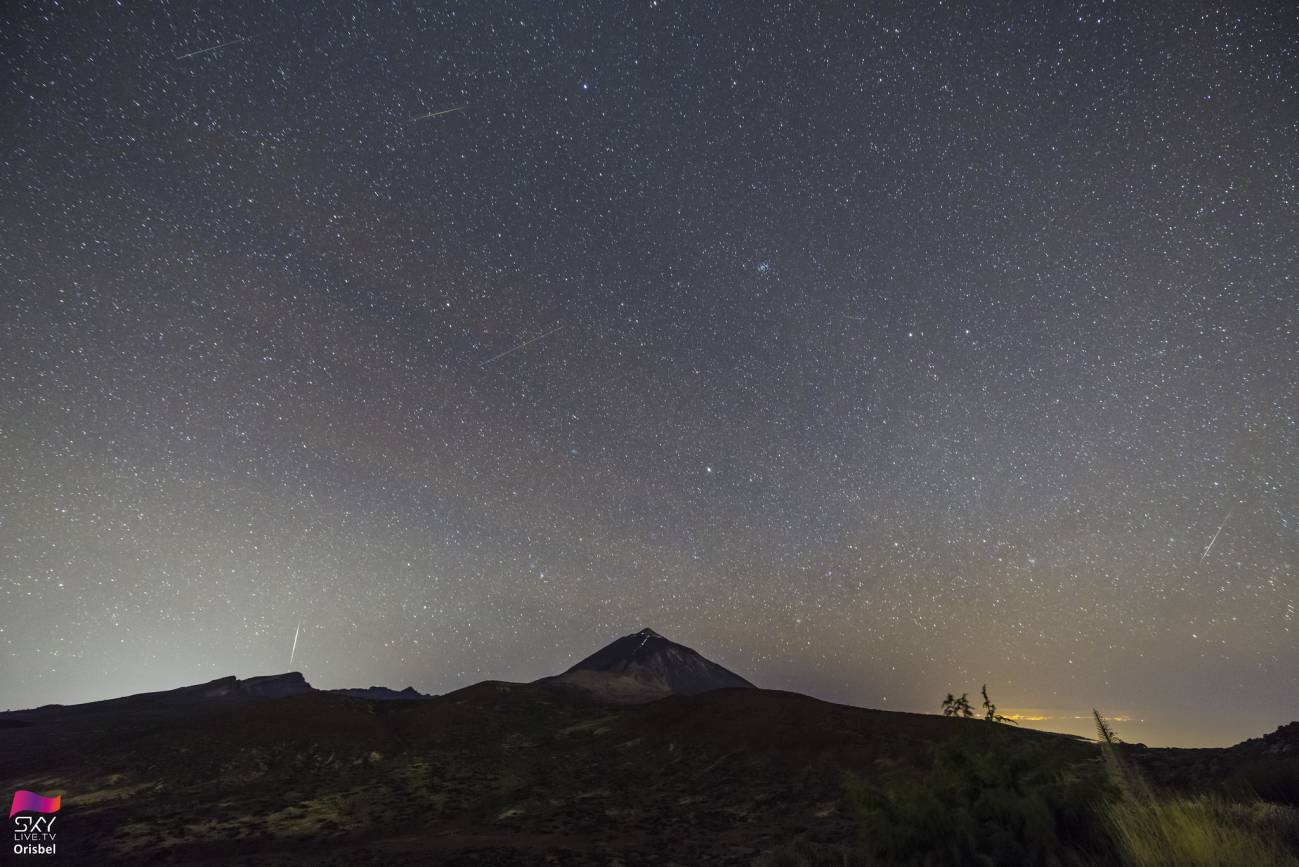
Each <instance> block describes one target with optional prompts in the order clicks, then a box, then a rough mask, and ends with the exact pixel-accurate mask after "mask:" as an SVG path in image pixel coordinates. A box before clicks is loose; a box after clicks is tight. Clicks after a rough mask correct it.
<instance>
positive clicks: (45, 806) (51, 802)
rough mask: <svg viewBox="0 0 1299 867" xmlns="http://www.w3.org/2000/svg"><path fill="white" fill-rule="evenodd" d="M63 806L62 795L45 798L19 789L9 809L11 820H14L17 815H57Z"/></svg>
mask: <svg viewBox="0 0 1299 867" xmlns="http://www.w3.org/2000/svg"><path fill="white" fill-rule="evenodd" d="M62 806H63V796H62V795H55V796H54V797H53V798H44V797H41V796H40V795H38V794H36V793H35V792H29V791H27V790H26V789H19V790H18V791H16V792H14V802H13V804H12V805H11V806H10V807H9V818H10V819H12V818H13V817H14V814H15V813H57V812H58V811H59V808H60V807H62Z"/></svg>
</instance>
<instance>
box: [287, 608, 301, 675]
mask: <svg viewBox="0 0 1299 867" xmlns="http://www.w3.org/2000/svg"><path fill="white" fill-rule="evenodd" d="M301 629H302V618H298V626H297V628H296V629H294V630H293V649H292V650H290V651H289V666H290V667H292V666H293V654H295V653H297V652H298V632H299V631H301Z"/></svg>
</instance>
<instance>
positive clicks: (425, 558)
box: [0, 0, 1299, 745]
mask: <svg viewBox="0 0 1299 867" xmlns="http://www.w3.org/2000/svg"><path fill="white" fill-rule="evenodd" d="M0 76H2V77H3V85H4V86H3V87H0V117H3V118H4V122H3V123H2V124H0V184H2V186H0V189H3V190H4V195H3V197H0V301H2V302H3V308H2V309H3V313H2V314H0V654H3V656H0V659H3V664H2V665H0V707H5V706H10V707H28V706H35V705H38V704H41V703H45V702H51V701H59V702H73V701H86V700H91V699H97V698H106V697H109V696H113V695H120V694H124V693H127V692H134V691H142V690H148V689H165V688H170V687H172V686H177V685H180V684H182V683H193V682H198V681H201V680H205V679H209V678H212V677H217V676H222V675H226V674H238V675H240V676H247V675H252V674H264V673H270V672H275V671H281V670H284V669H286V668H287V667H288V665H287V662H288V655H289V649H290V641H291V639H292V636H293V633H294V627H295V624H297V623H298V621H299V620H300V619H301V621H302V623H303V627H302V635H301V640H300V642H299V644H298V647H297V650H296V657H295V661H294V667H295V668H298V669H301V670H302V671H304V673H305V674H306V675H307V677H308V679H309V680H311V682H312V683H313V684H315V685H316V686H319V687H342V686H367V685H370V684H372V683H375V684H386V685H390V686H393V687H402V686H405V685H407V684H412V685H414V686H415V687H416V688H418V689H421V690H424V691H430V692H444V691H448V690H451V689H455V688H457V687H459V686H463V685H466V684H468V683H470V682H473V681H476V680H481V679H484V678H499V679H507V680H527V679H533V678H536V677H539V676H541V675H543V674H549V673H554V672H556V671H559V670H562V669H563V668H565V667H567V666H568V665H569V664H571V663H572V662H573V661H575V660H576V659H577V658H579V657H581V656H584V655H586V654H587V653H589V652H591V651H592V650H594V649H596V648H597V647H599V646H601V645H603V644H604V643H606V642H607V641H609V640H611V639H612V638H614V637H616V636H618V635H623V634H627V633H629V632H633V631H635V630H637V629H639V628H641V627H642V626H652V627H653V628H655V629H656V630H658V631H660V632H662V633H663V634H664V635H666V636H668V637H669V638H672V639H673V640H676V641H680V642H682V643H684V644H687V645H689V646H692V647H694V648H696V649H697V650H699V651H700V652H701V653H704V654H705V655H706V656H709V657H710V658H713V659H715V660H716V661H718V662H720V663H722V664H723V665H726V666H727V667H730V668H732V669H734V670H736V671H737V672H739V673H741V674H743V675H744V676H746V677H748V678H749V679H751V680H753V681H755V682H756V683H758V684H759V685H762V686H769V687H774V688H782V689H794V690H798V691H802V692H809V693H811V694H814V695H817V696H820V697H823V698H827V699H831V700H836V701H845V702H850V703H854V704H862V705H867V706H872V707H884V708H893V709H899V710H923V711H928V712H936V711H937V703H938V701H939V700H940V699H941V698H942V696H943V694H945V693H946V692H949V691H957V692H958V693H959V692H963V691H970V692H972V693H975V692H977V690H978V688H979V685H980V684H982V683H985V682H986V683H987V684H988V685H989V689H990V691H991V693H992V695H993V697H994V699H995V700H996V701H997V702H998V704H999V705H1001V706H1002V707H1003V708H1004V709H1009V708H1036V709H1045V710H1044V711H1043V712H1042V714H1041V715H1045V716H1050V717H1053V719H1052V720H1047V721H1045V722H1043V724H1044V725H1048V726H1051V725H1054V726H1056V727H1062V728H1070V727H1073V728H1076V729H1077V730H1080V731H1083V730H1085V726H1081V725H1077V726H1076V725H1074V721H1071V720H1069V719H1068V717H1070V716H1071V715H1074V714H1078V713H1085V712H1087V711H1088V710H1089V709H1090V708H1091V707H1093V706H1095V707H1099V708H1101V709H1102V710H1103V711H1106V712H1110V713H1114V714H1116V715H1123V716H1126V717H1129V718H1130V722H1128V723H1126V724H1120V725H1119V730H1120V734H1121V735H1123V736H1125V737H1127V738H1128V739H1130V740H1147V741H1148V742H1150V743H1168V744H1178V745H1198V744H1218V743H1231V742H1235V741H1238V740H1241V739H1243V738H1245V737H1249V736H1254V735H1257V734H1260V733H1262V732H1263V731H1266V730H1270V729H1271V728H1274V727H1275V726H1277V725H1279V724H1281V723H1283V722H1286V721H1288V720H1291V719H1295V718H1296V717H1299V700H1297V699H1296V698H1295V696H1296V695H1299V690H1297V689H1296V687H1299V623H1297V622H1296V619H1295V607H1296V605H1299V568H1297V564H1299V535H1297V531H1299V496H1296V491H1297V490H1299V429H1297V426H1299V315H1297V308H1299V279H1297V277H1296V274H1297V272H1299V233H1297V232H1296V227H1299V190H1297V184H1299V163H1297V162H1296V154H1297V153H1299V14H1297V13H1296V10H1295V9H1294V8H1291V7H1288V6H1283V5H1282V4H1275V5H1271V4H1257V5H1250V6H1247V5H1245V4H1239V5H1238V4H1210V3H1177V4H1136V5H1131V4H1129V5H1120V4H1116V3H1091V2H1086V3H1071V4H1056V3H1049V4H1048V3H1043V4H1025V3H1018V2H1017V3H1013V4H1005V5H1001V4H998V5H997V6H996V8H995V9H994V8H992V7H991V6H987V5H985V4H973V5H971V6H970V8H965V7H964V4H950V3H927V4H903V3H884V4H811V3H780V4H770V5H767V4H764V5H762V6H750V5H745V4H719V3H713V2H701V3H677V2H666V0H658V2H644V3H614V4H595V3H565V4H529V5H526V6H525V5H521V4H465V5H456V4H446V5H429V6H425V7H423V8H417V7H415V6H414V5H413V4H405V3H393V4H377V3H376V4H355V5H345V4H337V5H330V6H329V8H325V9H317V10H313V11H311V12H310V13H307V12H305V11H302V10H299V9H297V8H296V7H291V6H280V7H279V8H276V7H274V6H271V5H266V4H257V3H229V4H220V5H211V4H199V3H181V4H170V5H167V6H159V5H156V4H147V3H131V2H117V3H112V2H94V3H89V2H88V3H74V4H66V3H26V4H24V3H19V4H16V5H14V6H13V8H9V9H7V10H6V11H5V12H4V13H3V28H2V29H0ZM1215 532H1216V536H1215ZM1211 540H1212V544H1211ZM1125 725H1126V728H1125Z"/></svg>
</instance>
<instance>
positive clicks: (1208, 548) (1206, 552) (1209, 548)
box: [1200, 509, 1232, 563]
mask: <svg viewBox="0 0 1299 867" xmlns="http://www.w3.org/2000/svg"><path fill="white" fill-rule="evenodd" d="M1231 511H1232V510H1231V509H1228V510H1227V517H1225V518H1223V519H1222V523H1221V524H1219V525H1218V532H1216V533H1214V534H1213V538H1212V539H1210V540H1209V544H1207V545H1205V546H1204V553H1203V554H1201V555H1200V562H1201V563H1203V562H1204V559H1205V558H1206V557H1208V556H1209V552H1210V551H1212V550H1213V543H1214V542H1216V541H1218V537H1219V536H1220V535H1222V528H1223V527H1225V526H1227V522H1228V521H1229V520H1231Z"/></svg>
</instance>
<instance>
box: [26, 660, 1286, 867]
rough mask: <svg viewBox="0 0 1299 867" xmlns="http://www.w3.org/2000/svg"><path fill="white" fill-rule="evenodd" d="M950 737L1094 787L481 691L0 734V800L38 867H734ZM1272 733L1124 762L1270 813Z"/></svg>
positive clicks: (905, 723)
mask: <svg viewBox="0 0 1299 867" xmlns="http://www.w3.org/2000/svg"><path fill="white" fill-rule="evenodd" d="M972 726H979V727H980V732H981V735H980V736H981V737H984V738H992V739H993V740H1000V741H1005V742H1006V743H1007V744H1008V745H1011V746H1014V747H1015V748H1017V749H1018V748H1022V747H1025V746H1026V745H1027V746H1031V747H1032V749H1034V750H1038V751H1039V753H1038V754H1041V755H1046V754H1048V753H1049V755H1050V756H1051V760H1052V762H1053V763H1054V764H1055V765H1056V766H1058V767H1060V768H1065V769H1067V770H1066V773H1067V775H1068V776H1069V778H1070V779H1071V780H1073V781H1074V783H1075V784H1076V785H1080V786H1090V785H1093V784H1095V785H1102V784H1103V782H1102V778H1103V766H1102V764H1101V761H1100V757H1099V755H1098V750H1097V748H1096V747H1095V745H1094V744H1090V743H1088V742H1086V741H1082V740H1079V739H1076V738H1070V737H1065V736H1059V735H1050V734H1045V733H1040V732H1032V731H1021V730H1017V729H1013V728H1011V727H1009V726H999V725H996V724H993V723H985V722H982V721H965V720H954V719H945V718H942V717H937V716H927V715H917V714H904V713H892V712H885V711H875V710H866V709H861V708H852V707H844V706H840V705H833V704H828V703H825V702H821V701H817V700H815V699H811V698H808V697H806V696H801V695H795V694H791V693H782V692H772V691H766V690H746V689H735V690H720V691H717V692H713V693H708V694H705V695H701V696H695V697H690V698H684V697H672V698H668V699H664V700H662V701H658V702H655V703H653V704H649V705H641V706H630V707H628V706H623V707H607V706H600V705H594V704H591V703H589V702H587V701H584V700H582V699H580V698H578V697H575V696H571V695H568V694H566V693H563V692H557V691H554V690H551V689H547V688H544V687H540V686H535V685H519V684H504V683H492V682H488V683H482V684H478V685H475V686H472V687H468V688H466V689H463V690H460V691H458V692H455V693H451V694H449V695H445V696H439V697H436V698H431V699H427V700H422V701H386V702H385V701H367V700H361V699H355V698H348V697H346V696H340V695H331V694H327V693H310V694H305V695H297V696H291V697H287V698H275V699H258V700H251V701H242V702H234V703H216V704H212V705H207V704H203V705H190V704H182V705H176V706H172V705H167V704H165V703H156V704H151V703H150V702H147V701H146V702H143V703H135V704H132V703H129V702H127V703H116V704H114V703H108V704H106V705H104V706H101V707H98V708H97V707H96V706H93V705H91V706H82V707H81V708H50V709H45V710H41V711H34V712H22V713H14V714H0V739H2V740H3V744H4V749H3V750H0V787H2V788H0V791H3V792H4V793H5V795H4V797H6V798H8V797H9V795H8V793H9V792H12V791H13V790H14V789H18V788H26V789H32V790H36V791H39V792H46V793H48V792H53V791H62V792H64V793H66V794H65V796H64V802H63V803H64V807H63V810H62V811H61V813H60V814H59V819H58V823H59V826H58V830H59V834H58V846H59V854H60V856H62V857H61V858H60V859H59V860H60V863H82V864H113V863H144V864H148V863H160V864H162V863H166V864H177V863H184V864H212V865H227V864H230V865H233V864H247V865H254V864H256V865H271V864H274V865H281V864H340V865H342V864H347V865H360V864H376V865H378V864H383V865H388V864H448V865H457V864H502V865H510V864H547V863H552V864H563V865H601V867H605V865H616V864H621V865H626V867H632V865H641V864H679V865H695V864H719V865H726V864H734V865H750V864H752V863H753V862H754V860H755V858H757V857H758V856H760V855H761V854H763V853H765V852H768V851H770V850H772V849H774V848H777V847H779V846H782V845H785V844H788V843H790V842H792V841H795V840H805V841H812V842H814V843H817V842H819V843H824V844H851V843H853V841H854V839H855V838H856V835H857V833H858V823H857V822H856V820H855V818H854V814H853V811H852V809H851V808H850V804H849V801H848V799H847V795H846V789H845V772H846V771H851V772H852V773H854V774H856V775H857V777H858V778H859V779H862V780H866V781H870V780H873V779H876V778H880V777H884V776H897V775H899V774H907V773H911V772H912V771H915V772H917V773H920V772H922V771H923V769H924V768H925V767H926V765H927V763H928V762H930V761H931V756H932V755H933V752H934V749H935V747H936V746H937V745H941V744H942V743H944V742H947V741H950V740H952V739H953V738H957V737H960V736H962V734H963V733H965V732H969V731H971V730H972V729H971V727H972ZM1282 734H1284V733H1282ZM1295 734H1299V733H1296V732H1291V733H1290V735H1286V736H1284V737H1279V738H1273V739H1271V740H1269V741H1254V742H1248V743H1247V744H1244V745H1242V746H1240V747H1237V748H1233V749H1231V750H1141V749H1133V750H1131V751H1130V753H1131V755H1132V756H1133V758H1134V760H1135V761H1136V762H1137V763H1138V764H1139V765H1140V766H1141V767H1142V768H1143V769H1144V770H1145V771H1146V772H1147V774H1148V775H1149V776H1150V777H1151V778H1152V780H1153V781H1154V782H1156V783H1163V784H1172V785H1183V786H1202V785H1205V784H1211V785H1234V784H1236V783H1238V782H1240V781H1242V780H1245V779H1246V778H1248V777H1249V776H1250V775H1251V774H1253V775H1254V779H1253V782H1254V783H1257V782H1262V783H1263V784H1264V786H1267V785H1271V786H1273V787H1274V788H1275V789H1276V791H1275V792H1274V793H1272V796H1274V797H1277V798H1281V799H1284V798H1287V797H1290V796H1294V795H1297V794H1299V793H1296V792H1293V791H1290V792H1289V795H1287V791H1288V790H1287V788H1286V787H1287V786H1293V781H1294V780H1295V779H1297V778H1299V775H1296V774H1295V773H1294V771H1293V767H1294V766H1293V762H1294V761H1295V760H1296V758H1299V751H1294V750H1291V749H1290V748H1289V747H1285V748H1284V749H1283V748H1280V747H1278V744H1281V745H1282V746H1284V745H1285V744H1289V743H1291V742H1292V741H1299V737H1291V735H1295ZM1043 751H1044V752H1043ZM1287 762H1289V763H1291V764H1290V765H1289V768H1290V770H1288V771H1287V770H1285V768H1286V767H1287V764H1286V763H1287ZM1269 775H1270V776H1269ZM5 843H6V846H5V849H6V853H5V854H6V855H8V849H9V846H10V841H9V840H6V841H5ZM10 857H12V856H10ZM26 860H29V861H31V862H32V863H35V862H37V861H39V860H40V859H37V858H31V859H26Z"/></svg>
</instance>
